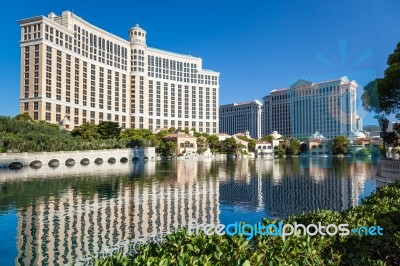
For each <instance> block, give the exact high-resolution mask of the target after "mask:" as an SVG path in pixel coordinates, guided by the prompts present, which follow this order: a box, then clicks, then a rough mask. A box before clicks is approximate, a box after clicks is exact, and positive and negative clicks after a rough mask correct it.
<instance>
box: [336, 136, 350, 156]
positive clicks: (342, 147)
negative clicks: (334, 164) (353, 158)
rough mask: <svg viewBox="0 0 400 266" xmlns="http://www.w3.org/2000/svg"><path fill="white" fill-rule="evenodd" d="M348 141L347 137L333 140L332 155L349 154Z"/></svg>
mask: <svg viewBox="0 0 400 266" xmlns="http://www.w3.org/2000/svg"><path fill="white" fill-rule="evenodd" d="M347 144H348V140H347V138H346V137H345V136H337V137H335V138H334V139H333V140H332V153H333V154H334V155H339V154H341V155H344V154H347Z"/></svg>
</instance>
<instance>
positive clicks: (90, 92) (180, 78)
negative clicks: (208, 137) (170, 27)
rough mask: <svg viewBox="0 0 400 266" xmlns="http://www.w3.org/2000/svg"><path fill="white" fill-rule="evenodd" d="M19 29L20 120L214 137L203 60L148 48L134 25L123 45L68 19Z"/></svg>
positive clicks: (27, 22) (214, 91)
mask: <svg viewBox="0 0 400 266" xmlns="http://www.w3.org/2000/svg"><path fill="white" fill-rule="evenodd" d="M19 24H20V26H21V42H20V45H21V92H20V93H21V95H20V112H21V113H28V114H29V115H30V116H31V117H32V118H33V119H34V120H45V121H46V122H48V123H60V122H61V121H63V123H64V126H65V127H66V128H68V129H73V128H74V127H76V126H78V125H81V124H82V123H85V122H92V123H96V124H97V123H100V122H102V121H115V122H118V123H119V124H120V126H122V127H123V128H129V127H131V128H145V129H150V130H156V129H158V128H170V127H175V128H180V129H184V128H188V129H191V128H196V129H197V130H198V131H200V132H206V133H218V132H219V130H218V126H219V123H218V119H219V115H218V111H219V110H218V101H219V73H217V72H214V71H210V70H205V69H203V68H202V60H201V58H197V57H193V56H190V55H182V54H177V53H172V52H167V51H163V50H159V49H155V48H150V47H147V45H146V31H144V30H143V29H141V28H140V27H139V26H138V25H136V26H135V27H133V28H131V29H130V30H129V40H125V39H122V38H120V37H117V36H115V35H113V34H111V33H109V32H106V31H104V30H102V29H100V28H97V27H95V26H93V25H91V24H89V23H88V22H86V21H85V20H83V19H81V18H79V17H77V16H76V15H75V14H72V13H71V12H69V11H64V12H62V15H61V16H56V15H55V14H54V13H50V14H49V16H48V17H43V16H39V17H34V18H29V19H23V20H20V21H19Z"/></svg>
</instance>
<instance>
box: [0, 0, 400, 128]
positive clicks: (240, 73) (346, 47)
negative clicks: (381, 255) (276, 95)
mask: <svg viewBox="0 0 400 266" xmlns="http://www.w3.org/2000/svg"><path fill="white" fill-rule="evenodd" d="M0 10H1V11H0V12H1V13H2V14H1V16H0V23H1V25H2V36H3V37H2V40H1V42H0V48H1V49H0V91H1V98H0V114H1V115H16V114H17V113H18V111H19V103H18V99H19V82H20V81H19V72H20V66H19V64H20V61H19V60H20V50H19V43H18V42H19V37H20V30H19V25H18V23H17V20H19V19H22V18H27V17H33V16H37V15H47V14H48V13H50V12H55V13H56V14H60V13H61V12H62V11H63V10H70V11H73V12H74V13H75V14H77V15H78V16H80V17H82V18H84V19H85V20H87V21H89V22H90V23H92V24H94V25H96V26H98V27H100V28H103V29H105V30H107V31H110V32H112V33H114V34H116V35H118V36H120V37H123V38H127V31H128V29H129V28H130V27H132V26H133V25H134V24H136V23H139V24H140V26H141V27H142V28H144V29H145V30H146V31H147V44H148V45H149V46H152V47H156V48H160V49H166V50H170V51H174V52H179V53H187V54H189V53H190V54H191V55H193V56H199V57H201V58H202V59H203V67H204V68H209V69H212V70H215V71H218V72H220V73H221V82H220V84H221V87H220V103H221V104H226V103H231V102H240V101H246V100H253V99H261V98H262V97H263V96H265V95H267V94H268V93H269V92H270V91H271V90H273V89H276V88H284V87H288V86H289V85H291V84H293V83H294V82H295V81H296V80H298V79H300V78H302V79H308V80H311V81H322V80H325V79H333V78H338V77H341V76H343V75H347V76H348V77H349V79H355V80H356V81H357V83H358V84H359V89H358V94H359V95H361V93H362V86H363V85H365V84H366V83H367V82H368V81H370V80H372V79H374V78H376V77H379V76H382V74H383V71H384V69H385V68H386V60H387V56H388V55H389V54H390V53H392V52H393V50H394V48H395V46H396V44H397V42H399V41H400V27H399V25H400V1H398V0H392V1H390V0H388V1H370V0H366V1H284V0H281V1H248V2H244V1H235V0H233V1H232V0H230V1H228V0H217V1H215V0H214V1H211V0H202V1H187V0H185V1H172V0H170V1H134V0H131V1H100V0H98V1H82V0H29V1H26V0H23V1H1V2H0ZM358 106H359V108H358V110H359V113H360V115H361V116H362V117H364V124H376V122H375V120H373V119H371V118H372V115H371V114H367V113H366V112H365V111H363V110H362V107H361V104H359V105H358Z"/></svg>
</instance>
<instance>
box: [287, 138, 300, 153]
mask: <svg viewBox="0 0 400 266" xmlns="http://www.w3.org/2000/svg"><path fill="white" fill-rule="evenodd" d="M300 149H301V147H300V141H298V140H297V139H294V138H291V139H290V140H289V146H288V147H287V148H286V154H288V155H291V156H297V155H299V153H300Z"/></svg>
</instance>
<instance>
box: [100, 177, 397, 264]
mask: <svg viewBox="0 0 400 266" xmlns="http://www.w3.org/2000/svg"><path fill="white" fill-rule="evenodd" d="M399 221H400V183H396V184H392V185H389V186H385V187H383V188H381V189H378V191H377V192H375V193H373V194H372V195H371V196H369V197H368V198H367V199H366V200H364V201H363V204H362V205H361V206H358V207H355V208H351V209H348V210H344V211H341V212H335V211H331V210H318V211H315V212H310V213H306V214H302V215H298V216H290V217H289V218H288V219H287V220H286V222H289V223H294V222H297V223H302V224H310V223H314V224H318V222H321V223H323V224H331V223H333V224H340V223H348V224H349V228H350V229H351V228H354V227H358V226H373V225H376V226H377V225H379V226H381V227H382V228H383V236H358V235H352V234H351V235H349V236H338V235H337V236H325V237H324V236H312V237H308V236H307V237H306V236H303V235H295V236H290V237H287V238H286V239H285V240H282V238H281V237H271V236H269V237H268V236H265V237H262V236H258V237H255V238H253V239H252V240H250V241H246V240H245V238H244V237H240V236H236V237H230V236H216V235H213V236H206V235H204V234H199V235H189V234H188V232H187V231H186V230H183V231H179V232H175V233H173V234H170V235H168V236H167V239H166V241H165V242H163V243H161V244H159V245H156V244H146V245H143V246H141V247H140V249H139V251H138V253H137V254H136V255H135V256H134V257H129V256H123V255H122V254H116V255H113V256H110V257H108V258H106V259H104V260H97V261H96V265H99V266H101V265H400V222H399ZM264 222H265V223H270V222H273V221H269V220H264Z"/></svg>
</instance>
